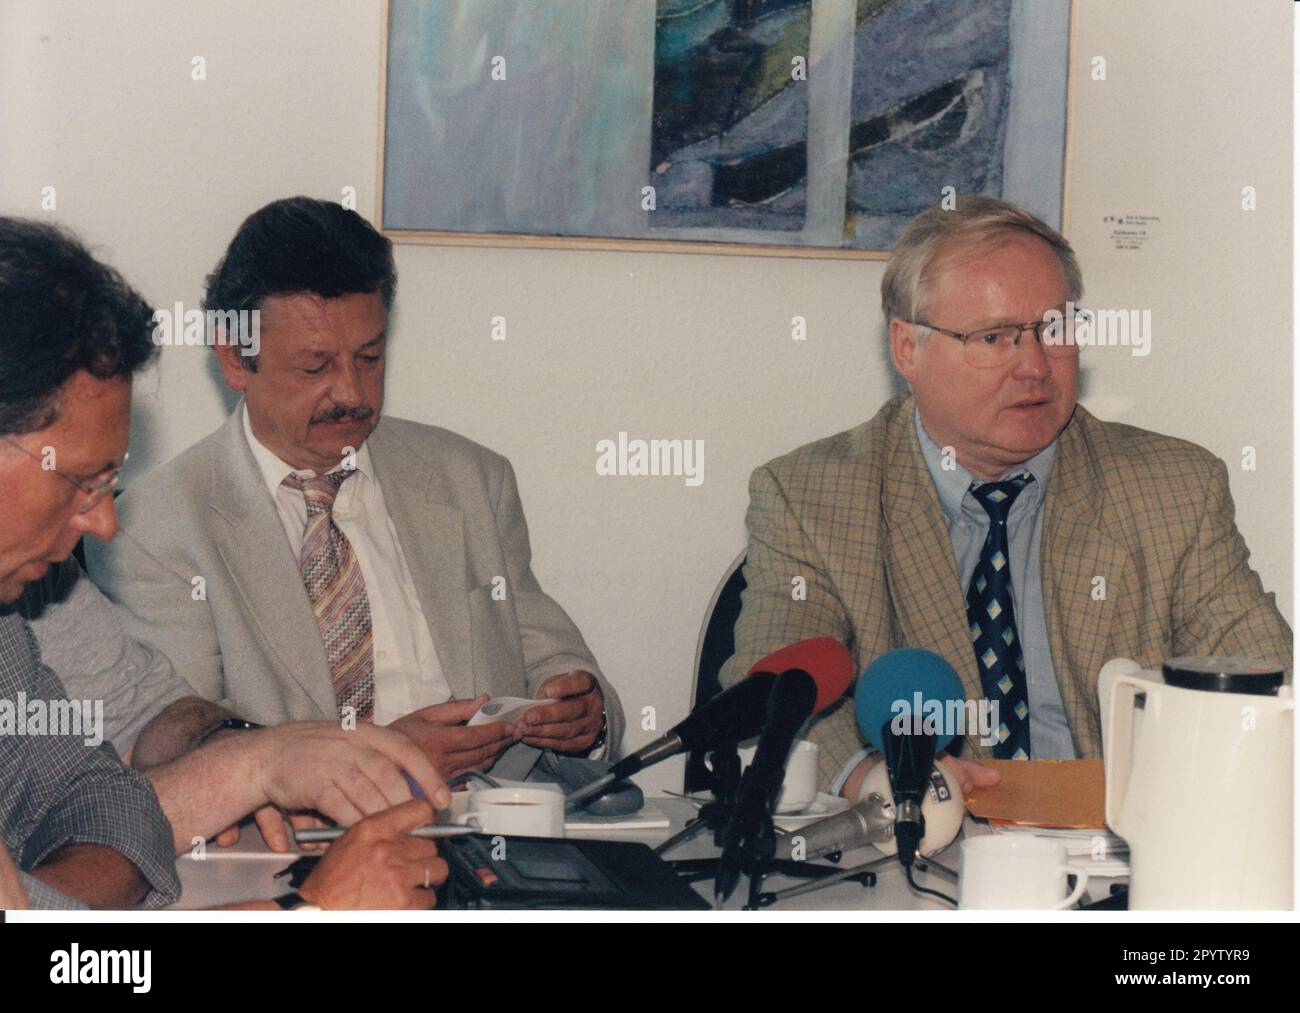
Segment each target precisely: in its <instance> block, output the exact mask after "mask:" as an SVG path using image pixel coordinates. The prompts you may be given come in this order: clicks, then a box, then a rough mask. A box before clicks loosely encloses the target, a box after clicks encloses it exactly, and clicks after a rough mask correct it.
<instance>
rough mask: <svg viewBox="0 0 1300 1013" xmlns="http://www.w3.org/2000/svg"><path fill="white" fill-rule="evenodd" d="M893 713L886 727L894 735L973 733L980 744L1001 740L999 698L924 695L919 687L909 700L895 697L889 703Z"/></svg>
mask: <svg viewBox="0 0 1300 1013" xmlns="http://www.w3.org/2000/svg"><path fill="white" fill-rule="evenodd" d="M889 710H890V712H891V713H892V714H893V715H894V717H893V720H892V721H890V723H889V730H890V731H891V732H892V733H893V734H895V735H942V736H952V737H953V738H960V737H962V736H966V735H976V736H978V737H979V740H980V744H981V745H985V746H994V745H997V743H998V742H999V740H1000V737H999V734H998V728H999V726H1000V725H1001V721H1000V720H999V719H998V714H999V708H998V701H996V700H989V699H986V698H984V697H981V698H980V699H978V700H954V699H948V700H940V699H937V698H933V697H932V698H930V699H928V700H927V699H925V698H924V696H923V695H922V694H921V691H920V690H917V691H916V692H915V693H913V694H912V699H911V700H902V699H900V700H895V701H894V702H893V703H891V704H890V705H889Z"/></svg>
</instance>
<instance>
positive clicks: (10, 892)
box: [0, 841, 27, 911]
mask: <svg viewBox="0 0 1300 1013" xmlns="http://www.w3.org/2000/svg"><path fill="white" fill-rule="evenodd" d="M26 909H27V891H25V890H24V889H23V883H22V880H20V879H19V878H18V869H17V867H16V866H15V865H14V863H13V861H12V860H11V859H10V858H9V850H8V849H7V848H6V847H5V845H4V841H0V911H24V910H26Z"/></svg>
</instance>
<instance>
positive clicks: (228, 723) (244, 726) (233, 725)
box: [195, 718, 266, 748]
mask: <svg viewBox="0 0 1300 1013" xmlns="http://www.w3.org/2000/svg"><path fill="white" fill-rule="evenodd" d="M265 727H266V725H259V724H258V723H257V722H256V721H245V720H244V719H243V718H222V719H221V723H220V724H217V725H213V726H212V727H211V728H209V729H208V730H207V731H206V732H204V733H203V735H202V737H201V738H200V739H199V741H198V742H197V743H195V748H197V747H198V746H201V745H203V743H205V742H207V741H208V739H210V738H212V736H214V735H216V734H217V732H231V731H234V732H251V731H255V730H256V729H259V728H265Z"/></svg>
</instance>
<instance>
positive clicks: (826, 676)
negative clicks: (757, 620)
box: [745, 637, 854, 714]
mask: <svg viewBox="0 0 1300 1013" xmlns="http://www.w3.org/2000/svg"><path fill="white" fill-rule="evenodd" d="M792 668H797V669H799V670H801V671H804V672H807V673H808V674H809V675H811V676H812V677H813V681H814V682H816V683H817V701H816V703H814V704H813V713H814V714H818V713H820V712H821V711H823V710H825V709H826V708H827V707H829V706H830V705H831V704H833V703H834V702H835V701H836V700H838V699H839V698H840V697H842V696H843V695H844V691H845V690H846V689H848V688H849V683H851V682H852V681H853V675H854V672H853V658H852V657H851V656H850V654H849V649H848V648H847V647H845V646H844V645H843V644H841V643H840V642H839V641H838V640H836V639H835V638H834V637H810V638H809V639H808V640H800V641H799V642H798V643H794V644H790V645H789V646H788V647H782V648H781V649H780V650H779V651H773V652H772V653H771V654H769V655H768V656H767V657H766V658H764V659H763V660H762V661H758V662H755V663H754V666H753V668H751V669H750V670H749V671H748V672H746V673H745V674H746V675H753V674H754V673H755V672H773V673H775V674H777V675H780V674H781V673H782V672H785V671H788V670H790V669H792Z"/></svg>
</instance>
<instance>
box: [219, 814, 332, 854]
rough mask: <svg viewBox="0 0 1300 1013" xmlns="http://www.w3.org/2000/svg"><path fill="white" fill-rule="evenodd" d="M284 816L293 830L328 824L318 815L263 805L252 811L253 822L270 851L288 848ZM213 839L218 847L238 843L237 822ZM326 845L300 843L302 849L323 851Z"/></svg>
mask: <svg viewBox="0 0 1300 1013" xmlns="http://www.w3.org/2000/svg"><path fill="white" fill-rule="evenodd" d="M286 816H287V817H288V820H289V823H290V824H291V825H292V826H293V829H294V830H295V831H297V830H307V829H314V828H316V827H326V826H329V824H328V823H326V822H325V821H324V820H322V819H320V817H318V816H313V815H312V814H311V813H305V812H301V813H300V812H294V813H282V812H280V810H279V809H277V808H276V807H275V806H273V805H264V806H262V808H261V809H259V810H257V812H255V813H253V822H254V823H256V824H257V829H258V830H259V831H260V832H261V834H262V840H263V841H265V842H266V846H267V847H268V848H270V849H271V850H272V851H281V852H283V851H288V850H289V835H288V833H287V832H286V831H285V829H284V821H285V818H286ZM214 840H215V841H216V844H217V847H219V848H233V847H234V846H235V845H236V844H238V843H239V824H238V823H236V824H235V825H234V826H232V827H226V829H225V830H223V831H221V833H219V834H217V836H216V837H215V838H214ZM328 847H329V844H328V842H326V843H321V844H303V845H301V848H302V850H303V851H324V850H325V849H326V848H328Z"/></svg>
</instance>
